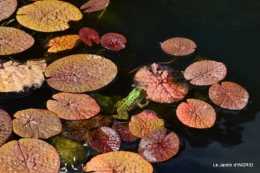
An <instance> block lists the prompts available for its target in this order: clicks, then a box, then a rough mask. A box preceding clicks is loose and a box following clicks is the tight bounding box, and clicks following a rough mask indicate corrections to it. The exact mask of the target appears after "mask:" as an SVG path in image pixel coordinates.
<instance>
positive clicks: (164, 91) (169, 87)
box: [134, 63, 189, 103]
mask: <svg viewBox="0 0 260 173" xmlns="http://www.w3.org/2000/svg"><path fill="white" fill-rule="evenodd" d="M182 79H183V75H182V73H181V72H180V71H177V70H174V69H172V68H170V67H167V66H163V65H161V64H156V63H153V64H152V65H151V66H149V67H148V66H144V67H142V68H140V69H139V70H138V71H137V73H136V74H135V77H134V86H135V87H137V88H142V89H144V90H146V94H147V96H146V98H147V99H150V100H152V101H155V102H159V103H173V102H178V101H180V100H181V99H183V98H184V97H185V95H186V94H187V93H188V90H189V89H188V84H187V82H186V81H183V80H182Z"/></svg>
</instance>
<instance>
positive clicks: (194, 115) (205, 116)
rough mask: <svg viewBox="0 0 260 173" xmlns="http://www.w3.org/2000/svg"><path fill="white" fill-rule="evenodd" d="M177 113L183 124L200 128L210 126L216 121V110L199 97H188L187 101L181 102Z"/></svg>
mask: <svg viewBox="0 0 260 173" xmlns="http://www.w3.org/2000/svg"><path fill="white" fill-rule="evenodd" d="M176 114H177V117H178V118H179V120H180V121H181V122H182V123H183V124H185V125H187V126H189V127H194V128H199V129H204V128H210V127H212V126H213V125H214V123H215V121H216V112H215V110H214V109H213V107H212V106H211V105H210V104H208V103H206V102H204V101H202V100H197V99H187V103H186V102H182V103H181V104H179V105H178V107H177V110H176Z"/></svg>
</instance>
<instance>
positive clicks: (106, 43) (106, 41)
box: [100, 32, 127, 51]
mask: <svg viewBox="0 0 260 173" xmlns="http://www.w3.org/2000/svg"><path fill="white" fill-rule="evenodd" d="M126 42H127V40H126V38H125V36H123V35H121V34H118V33H113V32H110V33H106V34H104V35H103V36H102V37H101V39H100V44H101V45H102V46H103V47H104V48H106V49H108V50H113V51H119V50H121V49H124V48H125V43H126Z"/></svg>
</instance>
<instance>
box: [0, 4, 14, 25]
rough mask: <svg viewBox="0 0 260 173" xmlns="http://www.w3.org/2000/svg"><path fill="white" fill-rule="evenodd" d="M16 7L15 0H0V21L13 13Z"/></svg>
mask: <svg viewBox="0 0 260 173" xmlns="http://www.w3.org/2000/svg"><path fill="white" fill-rule="evenodd" d="M16 7H17V0H1V1H0V11H1V13H0V21H2V20H4V19H6V18H8V17H9V16H11V15H12V14H13V12H14V11H15V10H16Z"/></svg>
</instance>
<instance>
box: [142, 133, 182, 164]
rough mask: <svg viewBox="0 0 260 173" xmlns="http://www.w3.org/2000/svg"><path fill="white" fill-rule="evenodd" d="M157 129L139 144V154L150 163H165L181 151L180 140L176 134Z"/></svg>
mask: <svg viewBox="0 0 260 173" xmlns="http://www.w3.org/2000/svg"><path fill="white" fill-rule="evenodd" d="M166 132H167V130H166V129H157V130H153V131H151V132H149V133H148V134H147V135H145V136H144V137H143V138H142V139H141V141H140V144H139V148H138V153H139V154H140V155H141V156H142V157H143V158H144V159H145V160H147V161H148V162H150V163H153V162H163V161H165V160H168V159H170V158H171V157H173V156H175V155H176V154H177V152H178V151H179V145H180V140H179V138H178V136H177V135H176V134H175V133H174V132H170V133H169V134H166Z"/></svg>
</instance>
